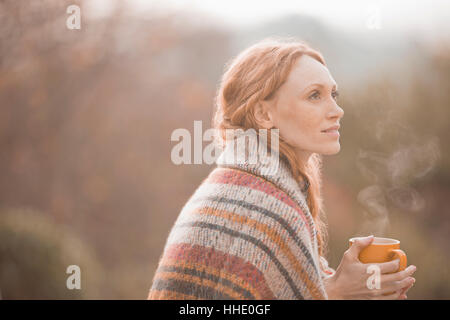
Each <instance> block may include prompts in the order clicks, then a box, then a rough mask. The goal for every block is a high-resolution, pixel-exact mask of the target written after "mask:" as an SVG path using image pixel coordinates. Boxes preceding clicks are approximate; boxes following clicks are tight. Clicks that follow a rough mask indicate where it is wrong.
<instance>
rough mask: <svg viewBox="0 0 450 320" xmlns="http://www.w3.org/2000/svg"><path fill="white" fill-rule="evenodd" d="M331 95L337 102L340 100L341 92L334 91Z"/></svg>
mask: <svg viewBox="0 0 450 320" xmlns="http://www.w3.org/2000/svg"><path fill="white" fill-rule="evenodd" d="M331 95H332V96H333V98H334V100H337V99H338V98H339V91H337V90H336V91H333V93H332V94H331Z"/></svg>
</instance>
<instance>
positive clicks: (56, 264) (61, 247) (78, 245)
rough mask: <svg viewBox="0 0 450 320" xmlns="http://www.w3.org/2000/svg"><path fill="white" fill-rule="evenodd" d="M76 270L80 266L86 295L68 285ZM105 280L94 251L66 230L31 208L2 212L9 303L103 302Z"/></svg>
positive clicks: (2, 264) (2, 277)
mask: <svg viewBox="0 0 450 320" xmlns="http://www.w3.org/2000/svg"><path fill="white" fill-rule="evenodd" d="M70 265H77V266H79V267H80V270H81V272H80V274H81V277H80V279H81V289H80V290H78V289H72V290H69V289H68V288H67V286H66V281H67V278H68V277H69V276H70V274H71V273H69V274H67V273H66V270H67V267H68V266H70ZM102 276H103V272H102V270H101V267H100V265H99V263H98V261H96V258H95V257H94V256H93V254H92V252H91V250H90V249H89V248H88V247H86V245H85V244H84V243H83V242H82V241H81V240H80V239H79V238H77V237H76V236H74V235H73V234H72V233H71V232H70V231H69V230H67V228H66V227H63V226H58V225H57V224H55V223H54V222H52V221H51V218H50V217H48V216H47V215H44V214H42V213H41V212H36V211H33V210H31V209H2V210H1V213H0V288H1V294H2V298H3V299H95V298H97V299H98V298H100V297H101V294H100V289H101V288H102Z"/></svg>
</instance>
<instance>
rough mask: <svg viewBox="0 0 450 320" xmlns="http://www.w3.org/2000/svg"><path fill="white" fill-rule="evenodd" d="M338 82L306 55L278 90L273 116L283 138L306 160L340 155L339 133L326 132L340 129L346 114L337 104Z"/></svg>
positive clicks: (323, 67) (319, 64)
mask: <svg viewBox="0 0 450 320" xmlns="http://www.w3.org/2000/svg"><path fill="white" fill-rule="evenodd" d="M337 95H338V93H337V88H336V82H335V81H334V79H333V77H332V76H331V74H330V72H329V71H328V69H327V68H326V67H325V66H324V65H323V64H321V63H320V62H319V61H317V60H315V59H314V58H312V57H310V56H308V55H303V56H302V57H300V58H299V59H298V60H297V62H296V64H295V65H294V67H293V69H292V70H291V73H290V74H289V77H288V79H287V81H286V82H285V83H284V84H283V85H282V86H281V87H280V88H279V89H278V92H277V94H276V99H275V100H274V101H275V106H274V109H272V111H275V112H269V113H271V119H272V122H273V125H274V126H275V127H276V128H278V129H279V130H280V135H281V136H282V137H283V138H284V139H285V140H286V141H287V142H288V143H289V144H291V145H292V146H294V147H295V148H296V152H297V154H298V155H299V156H300V157H301V159H303V160H306V161H307V160H308V158H309V156H310V155H311V153H319V154H324V155H331V154H336V153H338V152H339V150H340V148H341V146H340V144H339V135H338V133H336V131H335V132H334V134H333V133H325V132H324V130H326V129H328V128H330V127H332V126H335V125H339V121H340V119H341V118H342V117H343V115H344V110H342V108H340V107H339V106H338V104H337V102H336V99H337Z"/></svg>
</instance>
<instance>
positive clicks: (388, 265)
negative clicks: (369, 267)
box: [371, 259, 400, 274]
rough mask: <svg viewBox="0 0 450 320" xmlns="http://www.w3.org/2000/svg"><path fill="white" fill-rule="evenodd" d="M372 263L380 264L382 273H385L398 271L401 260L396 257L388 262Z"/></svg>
mask: <svg viewBox="0 0 450 320" xmlns="http://www.w3.org/2000/svg"><path fill="white" fill-rule="evenodd" d="M371 264H374V265H376V266H378V267H379V268H380V273H381V274H385V273H392V272H396V271H397V270H398V267H399V265H400V260H399V259H395V260H392V261H388V262H380V263H371Z"/></svg>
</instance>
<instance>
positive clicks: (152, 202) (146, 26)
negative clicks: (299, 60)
mask: <svg viewBox="0 0 450 320" xmlns="http://www.w3.org/2000/svg"><path fill="white" fill-rule="evenodd" d="M88 3H89V2H88V1H66V0H62V1H57V0H39V1H32V2H31V1H30V2H27V3H26V4H25V2H22V1H14V0H4V1H0V44H1V45H0V150H1V152H0V177H1V180H0V206H1V207H4V208H23V207H27V208H32V211H33V214H30V215H28V214H26V215H25V214H24V213H22V209H8V210H6V209H4V210H2V211H0V221H1V229H0V240H1V242H2V243H1V248H2V251H1V255H0V268H1V269H0V275H1V281H2V282H1V284H0V290H1V292H2V294H3V297H4V298H7V297H11V298H45V297H55V296H57V297H59V298H93V297H98V296H100V297H101V298H106V299H112V298H114V299H143V298H146V297H147V291H148V289H149V287H150V285H151V281H152V278H153V273H154V271H155V269H156V265H157V263H158V259H159V257H160V255H161V253H162V248H163V245H164V243H165V241H166V238H167V235H168V232H169V229H170V228H171V226H172V224H173V222H174V221H175V219H176V217H177V215H178V213H179V211H180V209H181V208H182V206H183V205H184V203H185V202H186V201H187V199H188V198H189V196H190V195H191V194H192V192H193V191H194V190H195V189H196V188H197V186H198V185H199V183H200V182H201V181H202V180H203V179H204V178H205V177H206V175H207V174H208V172H209V171H210V170H211V169H212V166H208V165H195V166H188V165H184V166H176V165H174V164H173V163H172V162H171V160H170V151H171V148H172V147H173V143H171V141H170V135H171V133H172V131H173V130H174V129H176V128H186V129H188V130H189V131H190V132H193V121H194V120H202V121H203V130H206V129H207V128H209V126H210V119H211V116H212V114H213V99H214V95H215V92H216V90H217V85H218V81H219V79H220V76H221V74H222V72H223V67H224V65H225V63H226V62H227V61H228V59H230V58H231V57H232V56H233V55H235V54H236V53H238V52H239V51H240V50H242V49H244V47H245V46H246V45H248V44H249V43H251V42H254V41H257V40H260V39H261V38H263V37H265V36H268V35H274V34H273V33H271V30H275V29H273V28H272V26H275V25H277V22H274V24H271V28H264V27H263V26H262V27H261V28H260V29H258V30H251V31H248V32H247V31H246V30H238V31H236V30H227V29H222V28H220V27H218V26H217V25H210V24H209V23H208V19H204V17H202V16H199V15H198V14H193V13H190V12H187V11H186V12H179V13H168V14H159V13H158V12H157V11H155V12H152V13H146V14H144V15H131V14H130V13H129V12H128V11H127V10H126V5H125V4H124V3H125V2H124V1H112V0H111V2H110V3H114V4H115V6H113V10H112V11H111V12H110V13H109V14H108V15H105V16H102V17H97V16H95V15H90V14H89V11H88V10H87V8H88ZM71 4H79V5H80V7H81V10H82V22H81V30H68V29H67V28H66V26H65V23H66V18H67V17H68V15H67V14H66V12H65V10H66V8H67V6H68V5H71ZM299 20H301V17H297V18H295V17H294V18H293V17H290V18H289V20H284V19H283V18H281V19H280V21H279V23H278V25H279V29H280V30H279V29H277V34H281V33H282V32H281V31H282V30H281V29H283V30H286V31H288V32H289V33H290V34H291V35H293V36H298V37H300V38H305V40H307V41H309V42H310V43H311V45H313V46H314V47H316V48H318V49H319V50H321V51H323V52H324V55H325V58H326V59H327V61H329V62H330V61H331V62H330V64H329V68H330V70H331V71H332V73H333V70H334V69H337V70H340V72H339V73H338V74H337V75H336V78H335V79H336V81H337V82H338V84H339V88H340V91H341V97H342V98H341V99H340V104H341V106H342V107H343V108H344V110H345V116H344V119H343V120H342V128H341V152H340V153H339V155H336V156H332V157H325V158H324V159H325V162H324V196H325V204H326V208H327V215H328V220H329V229H330V241H329V249H330V250H329V259H330V262H331V266H333V267H336V266H337V264H338V263H339V260H340V257H341V256H342V253H343V251H344V250H345V249H346V247H347V239H348V238H349V237H351V236H354V235H355V234H358V233H362V232H363V231H362V230H361V225H362V224H363V223H364V221H365V216H364V215H363V214H362V209H363V208H362V207H361V204H360V203H358V201H357V198H358V194H359V192H360V190H362V189H363V188H365V187H367V186H370V185H373V184H374V181H373V179H374V177H373V176H371V175H373V174H375V175H376V177H377V178H376V179H378V180H377V181H378V182H377V183H378V184H379V185H380V186H382V187H383V188H388V187H390V186H391V185H392V184H393V183H395V180H396V179H397V178H398V179H397V180H399V181H400V180H401V181H402V183H404V184H406V185H407V186H408V188H411V190H412V189H413V190H416V191H417V194H419V195H420V197H421V198H423V199H424V201H425V203H426V205H425V207H423V208H421V209H420V210H416V211H414V210H409V209H408V208H407V207H399V206H398V204H399V203H401V202H399V201H397V202H396V201H390V202H388V203H387V206H388V210H389V214H390V217H391V219H390V220H391V221H390V222H391V223H390V228H389V229H388V230H386V233H385V235H386V236H391V237H395V238H399V239H400V240H401V241H402V247H403V248H404V249H405V251H407V253H408V258H409V260H410V261H411V263H414V264H415V265H417V267H418V271H417V282H416V285H415V287H414V289H412V290H411V292H410V294H409V297H413V298H427V299H429V298H441V299H442V298H449V297H450V284H449V282H448V279H449V276H448V271H447V270H448V268H447V267H446V266H447V265H448V263H449V262H450V261H449V259H450V257H449V253H448V252H449V234H450V233H449V230H450V226H449V219H448V215H447V213H448V211H449V205H448V203H447V199H448V197H449V195H450V192H449V191H450V161H449V150H448V148H447V147H446V141H447V139H448V137H449V130H450V127H449V125H448V119H449V118H450V117H449V116H450V115H449V113H450V110H449V108H448V106H449V102H450V97H449V92H450V90H449V89H450V88H449V83H450V82H449V80H450V79H449V77H450V67H449V66H450V51H449V46H448V43H449V42H448V39H441V40H437V41H436V43H437V44H438V45H433V46H431V45H429V44H421V43H417V44H415V45H414V46H413V47H411V53H410V54H406V55H405V54H404V53H403V52H402V53H401V54H398V53H397V54H398V55H397V56H396V55H395V54H396V51H395V50H393V49H392V51H389V50H388V49H382V48H383V46H382V45H383V43H382V42H381V41H382V37H379V38H377V39H378V40H379V41H380V42H377V43H376V44H377V46H379V47H380V49H379V50H378V51H377V53H376V54H372V55H371V56H370V59H371V60H370V61H369V62H367V57H366V54H367V52H366V51H364V49H361V48H359V47H358V46H357V45H358V43H359V42H350V37H349V35H340V34H339V32H337V31H336V30H333V31H329V30H328V29H327V28H326V27H323V26H320V27H314V28H312V29H311V30H306V28H308V26H310V25H311V21H310V20H308V19H307V20H305V21H306V22H304V23H303V24H302V23H300V25H301V26H302V27H301V28H297V27H296V26H297V25H293V23H298V21H299ZM315 30H316V31H317V32H320V34H319V35H318V34H317V32H316V31H315ZM292 31H294V32H292ZM327 32H330V33H328V34H327ZM331 32H332V33H331ZM316 39H318V40H316ZM320 39H322V40H320ZM327 39H328V40H330V41H326V40H327ZM331 39H332V41H331ZM241 40H242V41H241ZM244 40H245V41H244ZM341 40H342V41H341ZM378 40H377V41H378ZM395 40H396V41H397V40H398V41H397V42H399V43H403V42H402V41H400V40H403V39H395ZM341 48H345V50H347V51H345V52H349V51H351V52H354V53H355V55H354V56H351V57H352V58H349V57H350V56H348V55H347V54H342V51H339V50H340V49H341ZM353 57H357V58H358V59H353ZM385 57H391V58H392V57H393V58H392V60H393V61H394V63H389V64H388V63H387V62H386V61H385V60H383V59H385ZM392 60H391V62H392ZM358 61H363V62H364V63H365V65H367V64H369V65H370V66H371V68H372V69H371V70H376V72H373V71H372V72H371V73H369V71H368V70H369V69H367V70H366V69H364V68H363V67H362V66H360V65H358V64H356V63H357V62H358ZM354 64H356V65H354ZM337 67H338V68H337ZM346 70H347V71H348V73H346ZM357 72H359V73H362V74H363V75H362V76H361V78H357V79H355V78H354V77H355V74H356V73H357ZM428 145H431V148H430V149H426V148H425V149H424V148H423V146H428ZM436 149H437V151H439V152H436V154H434V152H435V151H436ZM399 150H400V151H401V152H400V153H399V152H398V151H399ZM421 150H425V151H427V150H431V151H432V155H431V156H430V157H425V158H423V157H421V156H420V155H421V154H422V153H426V152H421ZM364 152H365V153H367V154H369V155H370V158H368V159H361V154H364ZM435 156H436V157H435ZM438 156H439V157H438ZM377 157H379V158H381V159H386V161H385V162H383V163H384V164H383V165H381V166H379V163H376V162H374V161H373V160H374V159H377ZM433 159H437V160H436V161H434V160H433ZM367 160H372V162H371V163H374V164H373V167H370V168H369V166H370V164H368V163H367ZM411 160H414V161H411ZM383 161H384V160H383ZM423 162H425V164H430V165H431V169H430V170H429V171H428V172H427V173H426V174H424V175H423V176H420V177H415V175H414V172H417V171H418V170H419V171H420V170H422V169H421V168H422V167H421V166H423V165H422V163H423ZM402 163H405V165H402ZM361 164H363V167H364V166H366V168H369V169H370V170H369V169H367V170H366V172H363V171H361ZM387 164H394V167H392V166H390V165H387ZM399 166H400V168H403V169H404V170H403V169H402V170H400V173H401V174H402V175H395V174H393V171H392V170H393V169H395V170H397V171H396V172H398V167H399ZM367 172H369V174H368V173H367ZM396 177H397V178H396ZM400 178H401V179H400ZM371 179H372V180H371ZM386 190H388V189H386ZM386 193H387V194H389V192H386ZM411 194H415V193H411ZM38 226H39V227H38ZM40 226H42V227H40ZM70 234H72V235H76V238H77V239H79V240H78V241H80V243H82V244H83V245H81V244H80V245H79V246H77V250H76V251H75V252H78V253H77V254H79V255H80V257H82V256H83V257H84V255H86V260H83V259H84V258H83V259H81V258H80V261H82V262H79V263H75V262H73V260H74V259H71V258H70V252H72V251H73V250H71V249H68V248H67V246H69V247H70V246H71V245H70V241H69V240H67V239H69V238H68V237H69V235H70ZM71 237H74V236H71ZM66 241H69V244H67V243H66ZM66 255H68V256H69V258H67V257H65V256H66ZM29 257H32V259H30V258H29ZM87 257H91V258H92V261H91V262H89V261H90V259H91V258H87ZM94 257H95V258H94ZM75 260H77V261H78V260H79V259H78V258H76V259H75ZM97 260H98V265H97V263H96V262H95V261H97ZM11 261H17V262H14V263H15V264H14V265H13V264H12V262H11ZM84 261H86V262H84ZM84 263H86V264H85V265H84ZM69 264H78V265H80V267H81V270H82V277H83V272H84V274H86V278H83V280H82V281H86V283H83V284H82V288H86V290H84V289H83V290H81V292H71V291H69V290H67V289H66V288H65V279H67V276H68V275H67V274H65V270H66V267H67V265H69ZM81 264H83V266H82V265H81ZM84 270H86V271H84ZM19 275H20V276H19ZM21 277H23V279H27V281H22V280H20V279H19V278H21ZM5 279H7V280H8V281H6V280H5ZM10 279H15V280H14V281H12V280H10ZM4 281H6V282H4ZM44 283H47V284H46V285H44ZM61 286H63V287H61ZM96 290H97V291H96Z"/></svg>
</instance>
